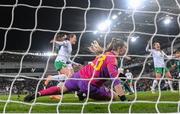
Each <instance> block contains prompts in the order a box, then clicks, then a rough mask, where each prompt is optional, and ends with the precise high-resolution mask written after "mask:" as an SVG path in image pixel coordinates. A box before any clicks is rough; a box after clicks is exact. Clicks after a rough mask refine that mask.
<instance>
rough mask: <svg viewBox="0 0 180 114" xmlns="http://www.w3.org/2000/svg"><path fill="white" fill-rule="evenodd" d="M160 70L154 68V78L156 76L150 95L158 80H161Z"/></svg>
mask: <svg viewBox="0 0 180 114" xmlns="http://www.w3.org/2000/svg"><path fill="white" fill-rule="evenodd" d="M162 72H163V71H162V68H155V76H156V79H154V80H153V84H152V87H151V91H152V93H155V88H156V86H157V85H158V81H159V80H160V78H161V74H162Z"/></svg>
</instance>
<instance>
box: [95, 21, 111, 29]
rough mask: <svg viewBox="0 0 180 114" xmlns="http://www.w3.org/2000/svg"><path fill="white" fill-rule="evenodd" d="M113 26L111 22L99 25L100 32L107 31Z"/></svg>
mask: <svg viewBox="0 0 180 114" xmlns="http://www.w3.org/2000/svg"><path fill="white" fill-rule="evenodd" d="M110 25H111V20H105V21H103V22H101V23H100V24H99V25H98V30H99V31H106V30H107V29H108V28H109V27H110Z"/></svg>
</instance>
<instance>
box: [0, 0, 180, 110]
mask: <svg viewBox="0 0 180 114" xmlns="http://www.w3.org/2000/svg"><path fill="white" fill-rule="evenodd" d="M19 1H20V0H15V3H14V4H8V3H7V4H0V8H11V21H10V24H9V25H8V26H6V27H4V26H1V25H0V30H4V31H5V34H4V37H3V38H1V39H3V40H1V42H2V41H3V46H2V49H1V50H0V56H1V55H2V54H13V55H22V57H21V60H20V65H19V70H18V72H17V75H14V76H13V81H12V83H11V85H10V90H9V93H8V97H7V99H6V100H2V99H1V98H0V104H1V103H4V105H3V109H0V112H2V113H6V112H7V107H8V104H9V103H21V104H24V105H28V106H30V108H29V110H28V113H32V110H33V108H34V107H35V106H36V105H44V106H54V105H55V106H56V112H57V113H60V112H61V106H62V105H63V106H71V105H79V106H81V113H84V112H85V111H84V110H85V107H86V106H87V105H88V104H99V105H101V104H108V106H107V110H108V111H107V112H105V113H112V112H114V111H112V109H111V108H112V104H129V108H128V112H126V113H132V112H133V105H134V104H136V103H149V104H151V103H152V104H155V105H154V106H155V110H156V112H157V113H161V111H160V109H159V107H158V104H160V103H163V104H165V103H169V104H176V105H177V108H176V109H177V110H176V111H175V113H180V95H179V100H178V101H177V100H176V101H161V97H162V96H161V95H162V93H161V92H162V91H161V83H159V84H158V97H157V100H156V101H153V100H152V101H148V100H138V91H137V84H138V81H139V80H140V79H149V80H153V79H155V77H153V76H151V77H142V75H143V73H144V70H145V68H146V67H145V66H146V64H147V63H148V62H149V61H148V59H149V58H151V57H152V56H151V55H150V54H148V55H147V54H146V55H136V54H135V55H134V54H133V55H129V52H128V51H129V50H130V48H132V47H130V46H133V45H130V42H131V41H132V39H133V38H134V40H136V39H138V38H137V37H134V35H135V34H140V35H145V36H149V39H148V41H147V42H146V43H148V42H149V41H151V47H152V42H153V41H154V39H155V38H156V37H157V36H158V37H161V38H163V37H172V38H173V40H172V41H171V42H170V43H171V46H170V47H169V48H167V50H168V51H170V54H171V55H173V52H174V48H175V46H174V45H175V43H176V41H178V40H179V37H180V32H179V31H178V34H175V35H169V34H161V33H159V30H160V28H159V24H158V22H157V21H159V20H162V19H164V18H167V19H169V20H167V21H166V22H165V23H166V24H168V23H170V22H169V21H171V20H172V19H174V18H175V19H174V20H175V21H176V24H177V26H178V29H180V14H179V13H177V12H170V11H169V12H168V11H163V10H162V1H161V0H152V1H148V0H129V1H130V2H131V3H130V5H129V6H128V7H129V9H121V8H117V4H116V3H117V0H109V3H110V4H111V7H110V8H103V7H93V6H92V4H91V2H92V0H86V1H87V7H86V8H83V7H78V6H69V5H67V1H68V0H63V1H62V2H63V5H62V7H54V6H45V5H43V0H39V3H38V5H37V6H33V5H29V4H25V3H21V2H19ZM125 1H127V0H125ZM140 1H143V2H148V3H152V4H155V5H156V6H153V7H155V9H153V10H152V11H150V10H145V9H144V10H141V9H138V7H139V6H141V7H144V6H143V5H141V4H140ZM166 2H167V1H166ZM166 2H165V3H166ZM160 3H161V4H160ZM173 3H175V4H176V9H177V10H178V11H179V10H180V2H179V1H178V0H174V1H173ZM124 4H125V3H124ZM20 6H23V7H27V8H31V9H34V10H35V14H34V17H35V19H34V27H33V28H30V29H29V28H28V29H26V28H23V27H22V28H21V27H14V26H13V23H14V20H15V10H16V8H18V7H20ZM147 6H148V4H147ZM42 8H47V9H48V8H49V9H57V10H60V14H59V16H60V17H59V25H58V29H57V30H53V29H41V28H38V13H39V10H40V9H42ZM66 9H72V10H82V11H84V14H83V20H84V21H83V22H80V23H81V24H83V29H82V30H81V31H80V30H79V31H77V30H75V31H70V30H64V29H62V25H63V21H65V20H63V13H64V11H65V10H66ZM91 10H97V11H102V12H107V11H108V15H107V16H106V18H105V21H103V22H102V23H100V24H99V26H98V30H89V28H88V27H87V26H89V25H88V24H89V23H87V22H88V21H87V17H88V16H87V15H88V13H89V11H91ZM114 11H116V12H125V13H127V15H128V13H129V12H130V13H131V15H130V16H129V17H128V18H129V19H130V20H131V21H130V22H125V21H127V20H128V19H127V20H123V21H124V22H125V24H127V23H131V24H132V28H131V29H128V30H125V31H124V30H122V29H120V30H118V29H112V27H115V24H114V23H113V22H112V21H113V20H115V19H117V18H118V15H121V13H119V14H117V15H113V14H114ZM136 14H140V15H141V14H147V15H148V14H149V15H151V14H152V15H154V16H152V17H151V18H153V20H151V21H153V22H152V26H153V27H154V31H153V33H151V32H141V31H138V30H137V23H138V20H137V19H135V16H136ZM160 14H162V15H165V16H164V17H163V18H159V17H158V16H159V15H160ZM72 21H73V19H72ZM121 21H122V20H119V21H116V23H118V22H119V23H121ZM113 24H114V26H113ZM140 24H143V23H140ZM11 30H18V31H20V32H27V31H28V32H30V36H29V39H27V40H29V44H28V48H27V49H26V50H25V52H18V51H12V50H6V47H7V37H8V35H9V32H10V31H11ZM36 31H42V32H52V33H54V34H55V35H54V37H55V36H56V35H57V33H59V32H67V33H75V34H80V35H79V38H78V42H77V44H78V47H77V51H76V53H75V54H74V55H73V56H72V58H73V60H74V59H75V58H77V57H81V56H84V57H89V56H92V55H90V54H88V53H86V54H81V53H80V51H81V48H82V47H81V45H82V44H81V41H82V40H83V38H84V36H83V35H84V34H86V33H92V35H94V34H98V33H100V34H103V35H104V36H103V37H101V38H103V42H101V43H103V46H104V48H105V47H106V44H107V43H108V41H109V39H108V37H109V34H128V35H126V36H127V38H126V39H125V40H126V41H127V52H126V54H125V56H130V57H140V58H144V61H143V62H141V64H142V69H141V71H140V73H139V74H138V75H137V76H136V77H135V78H133V80H134V89H135V93H134V98H133V99H132V100H131V101H125V102H121V101H113V100H112V99H111V100H109V101H103V102H99V101H97V102H96V101H89V97H88V98H87V99H86V100H85V101H84V102H79V103H74V102H72V103H71V102H63V96H64V95H62V98H61V100H60V101H59V102H58V103H43V102H37V98H35V99H34V101H33V102H31V103H25V102H23V101H18V100H12V99H11V98H12V94H13V93H12V90H13V87H14V85H15V83H16V81H17V79H18V78H19V77H23V78H27V79H29V78H30V79H33V80H36V79H35V78H33V77H32V78H31V77H26V76H22V75H21V72H22V68H23V60H24V58H25V57H26V56H27V55H32V56H37V55H35V54H34V53H31V52H30V49H31V46H32V40H33V34H34V32H36ZM89 44H90V42H89ZM146 45H147V44H146ZM87 46H88V44H87ZM177 47H178V44H177ZM144 50H145V48H144ZM53 51H54V44H53V49H52V52H53ZM125 56H123V57H122V62H121V65H122V64H123V63H124V62H123V61H124V59H125ZM50 58H51V56H49V57H48V59H47V61H46V66H45V69H44V72H43V74H42V75H41V76H40V77H39V78H38V83H37V86H36V89H35V93H37V92H38V88H39V86H40V85H41V82H42V81H43V80H44V79H45V77H46V72H47V70H48V65H49V62H50ZM168 61H170V59H167V60H166V63H167V62H168ZM0 63H1V61H0ZM137 64H140V63H137ZM121 67H122V66H121ZM125 67H127V68H128V66H125ZM2 77H3V78H6V77H12V76H11V75H4V74H2V73H0V78H2ZM162 77H163V78H161V79H160V82H161V81H163V80H165V79H167V78H165V76H162ZM173 81H178V82H179V86H180V80H179V79H173ZM88 89H89V88H88ZM111 89H112V90H113V85H111ZM179 89H180V87H178V90H177V92H178V93H179V94H180V91H179ZM65 96H66V95H65ZM87 96H89V93H88V95H87ZM167 108H168V107H167ZM20 112H21V111H20ZM67 112H68V111H67ZM26 113H27V112H26ZM116 113H118V112H116ZM144 113H145V112H144Z"/></svg>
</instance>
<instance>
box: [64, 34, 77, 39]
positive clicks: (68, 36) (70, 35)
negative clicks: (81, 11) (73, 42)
mask: <svg viewBox="0 0 180 114" xmlns="http://www.w3.org/2000/svg"><path fill="white" fill-rule="evenodd" d="M74 36H76V34H73V33H72V34H69V35H67V37H66V39H65V40H70V38H72V37H74Z"/></svg>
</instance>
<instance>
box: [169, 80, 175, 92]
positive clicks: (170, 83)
mask: <svg viewBox="0 0 180 114" xmlns="http://www.w3.org/2000/svg"><path fill="white" fill-rule="evenodd" d="M168 84H169V87H170V90H171V91H173V90H174V89H173V87H172V81H170V80H168Z"/></svg>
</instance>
